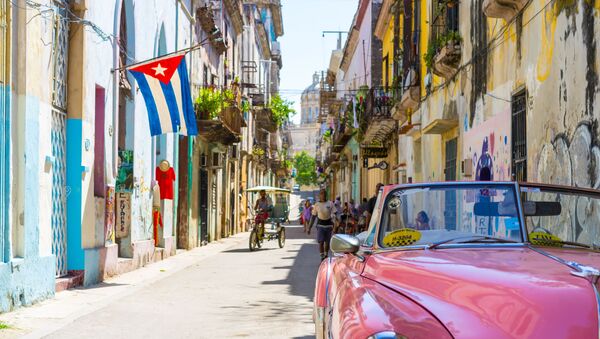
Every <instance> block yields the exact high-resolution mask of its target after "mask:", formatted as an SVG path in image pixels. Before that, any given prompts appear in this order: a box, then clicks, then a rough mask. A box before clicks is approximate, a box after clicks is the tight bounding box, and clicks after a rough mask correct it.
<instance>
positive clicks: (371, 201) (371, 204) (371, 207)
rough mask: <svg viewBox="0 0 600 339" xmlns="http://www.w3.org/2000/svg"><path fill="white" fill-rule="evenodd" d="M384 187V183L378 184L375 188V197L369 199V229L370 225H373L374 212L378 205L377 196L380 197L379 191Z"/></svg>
mask: <svg viewBox="0 0 600 339" xmlns="http://www.w3.org/2000/svg"><path fill="white" fill-rule="evenodd" d="M382 187H383V184H382V183H378V184H377V186H375V195H374V196H372V197H371V199H369V202H368V206H367V227H369V224H370V223H371V217H372V216H373V211H374V210H375V204H376V203H377V196H378V195H379V190H380V189H381V188H382Z"/></svg>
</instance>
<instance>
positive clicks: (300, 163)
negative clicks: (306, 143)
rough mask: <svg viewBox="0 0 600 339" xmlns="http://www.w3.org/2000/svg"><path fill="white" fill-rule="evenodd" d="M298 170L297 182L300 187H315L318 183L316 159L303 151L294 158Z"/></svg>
mask: <svg viewBox="0 0 600 339" xmlns="http://www.w3.org/2000/svg"><path fill="white" fill-rule="evenodd" d="M294 167H295V168H296V182H297V183H298V184H300V185H314V184H316V183H317V172H316V171H315V168H316V163H315V158H313V157H311V156H310V155H309V154H308V153H307V152H306V151H302V152H300V153H298V154H296V156H295V157H294Z"/></svg>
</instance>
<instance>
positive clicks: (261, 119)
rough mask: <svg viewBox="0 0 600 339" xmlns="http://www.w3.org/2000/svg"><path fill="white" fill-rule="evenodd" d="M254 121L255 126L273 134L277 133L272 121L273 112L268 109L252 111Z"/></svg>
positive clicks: (275, 125)
mask: <svg viewBox="0 0 600 339" xmlns="http://www.w3.org/2000/svg"><path fill="white" fill-rule="evenodd" d="M254 119H255V122H256V125H257V126H259V127H260V128H262V129H264V130H266V131H268V132H271V133H275V132H277V124H275V121H273V112H272V111H271V109H269V108H259V109H256V110H255V111H254Z"/></svg>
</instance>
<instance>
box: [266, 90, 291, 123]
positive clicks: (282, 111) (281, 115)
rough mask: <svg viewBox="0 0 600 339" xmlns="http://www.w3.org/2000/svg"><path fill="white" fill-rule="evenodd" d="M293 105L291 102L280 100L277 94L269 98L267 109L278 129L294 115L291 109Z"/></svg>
mask: <svg viewBox="0 0 600 339" xmlns="http://www.w3.org/2000/svg"><path fill="white" fill-rule="evenodd" d="M293 105H294V103H293V102H292V101H289V100H285V99H283V98H281V96H279V94H275V95H274V96H273V97H272V98H271V103H270V104H269V108H270V109H271V111H272V112H273V121H274V122H275V123H276V124H277V126H278V127H281V125H283V123H284V122H285V121H287V120H288V119H289V118H290V117H292V116H293V115H294V114H296V111H295V110H294V109H293V108H292V106H293Z"/></svg>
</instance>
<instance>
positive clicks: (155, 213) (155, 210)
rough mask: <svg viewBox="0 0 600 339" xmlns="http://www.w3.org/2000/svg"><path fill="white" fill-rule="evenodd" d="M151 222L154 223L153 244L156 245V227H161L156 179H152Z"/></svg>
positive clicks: (158, 191) (158, 189) (158, 190)
mask: <svg viewBox="0 0 600 339" xmlns="http://www.w3.org/2000/svg"><path fill="white" fill-rule="evenodd" d="M152 223H153V225H154V246H158V227H159V226H160V228H163V223H162V215H161V213H160V187H159V186H158V181H154V182H153V186H152Z"/></svg>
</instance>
